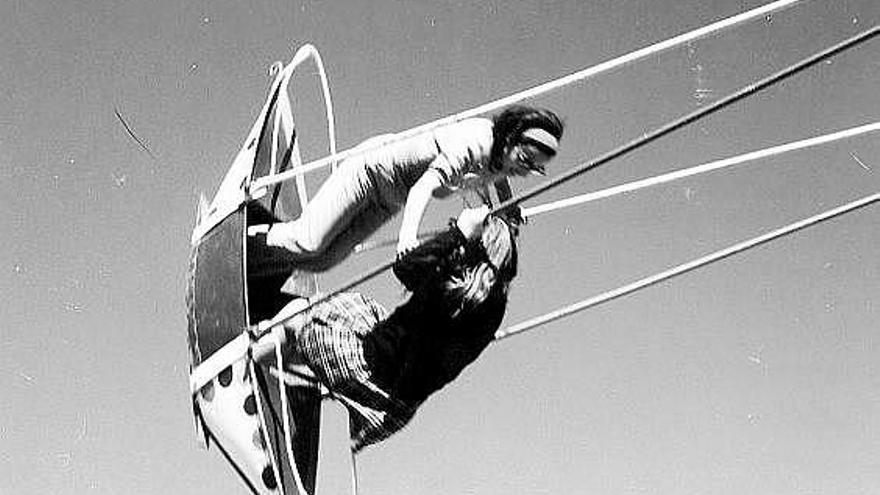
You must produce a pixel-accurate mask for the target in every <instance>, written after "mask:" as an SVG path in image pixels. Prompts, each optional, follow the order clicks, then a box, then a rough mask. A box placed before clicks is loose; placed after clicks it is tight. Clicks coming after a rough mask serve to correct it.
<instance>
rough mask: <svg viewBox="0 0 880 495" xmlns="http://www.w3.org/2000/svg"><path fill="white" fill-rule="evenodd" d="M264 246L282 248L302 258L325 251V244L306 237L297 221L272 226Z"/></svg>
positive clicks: (322, 241)
mask: <svg viewBox="0 0 880 495" xmlns="http://www.w3.org/2000/svg"><path fill="white" fill-rule="evenodd" d="M266 244H268V245H270V246H278V247H283V248H285V249H287V250H288V251H290V252H292V253H294V254H296V255H297V256H301V257H304V258H312V257H316V256H319V255H321V254H323V252H324V251H325V250H326V249H327V242H324V240H323V239H318V238H315V237H313V236H309V235H307V232H306V231H305V230H304V229H303V228H302V226H301V225H300V222H299V221H293V222H285V223H279V224H275V225H273V226H272V228H270V229H269V232H267V233H266Z"/></svg>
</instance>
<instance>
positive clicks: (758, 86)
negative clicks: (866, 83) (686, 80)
mask: <svg viewBox="0 0 880 495" xmlns="http://www.w3.org/2000/svg"><path fill="white" fill-rule="evenodd" d="M877 34H880V26H874V27H873V28H871V29H868V30H866V31H863V32H861V33H859V34H857V35H855V36H853V37H851V38H848V39H846V40H844V41H841V42H840V43H838V44H836V45H834V46H832V47H830V48H827V49H825V50H822V51H821V52H819V53H816V54H814V55H812V56H810V57H808V58H806V59H804V60H801V61H800V62H797V63H795V64H793V65H790V66H788V67H786V68H785V69H783V70H781V71H779V72H776V73H775V74H772V75H770V76H768V77H766V78H764V79H761V80H760V81H758V82H756V83H753V84H750V85H748V86H746V87H744V88H742V89H740V90H739V91H736V92H735V93H733V94H731V95H728V96H726V97H724V98H722V99H720V100H718V101H716V102H714V103H713V104H711V105H708V106H706V107H703V108H701V109H699V110H696V111H694V112H691V113H689V114H686V115H684V116H683V117H680V118H678V119H676V120H674V121H672V122H670V123H668V124H666V125H663V126H661V127H660V128H658V129H655V130H654V131H651V132H647V133H645V134H643V135H642V136H641V137H639V138H637V139H634V140H632V141H630V142H629V143H626V144H624V145H623V146H620V147H618V148H616V149H614V150H611V151H610V152H608V153H606V154H604V155H602V156H600V157H599V158H597V159H595V160H593V161H590V162H586V163H584V164H582V165H580V166H578V167H576V168H575V169H573V170H570V171H569V172H566V173H564V174H562V175H560V176H558V177H555V178H552V179H550V180H548V181H546V182H545V183H544V184H541V185H538V186H536V187H534V188H532V189H530V190H528V191H526V192H525V193H521V194H518V195H516V196H514V197H512V198H510V199H508V200H507V201H504V202H502V203H501V204H500V205H498V206H496V207H495V208H493V209H492V210H491V211H490V212H489V214H490V215H495V214H498V213H499V212H501V211H503V210H505V209H507V208H510V207H512V206H516V205H518V204H519V203H522V202H523V201H526V200H528V199H531V198H533V197H535V196H537V195H539V194H542V193H544V192H546V191H548V190H550V189H552V188H554V187H556V186H559V185H561V184H563V183H565V182H568V181H570V180H571V179H574V178H575V177H578V176H580V175H582V174H584V173H586V172H588V171H590V170H592V169H594V168H596V167H599V166H601V165H604V164H605V163H608V162H610V161H611V160H613V159H615V158H619V157H621V156H623V155H625V154H627V153H629V152H630V151H633V150H635V149H637V148H640V147H642V146H645V145H646V144H649V143H651V142H653V141H656V140H657V139H659V138H661V137H663V136H665V135H667V134H670V133H671V132H673V131H675V130H678V129H680V128H682V127H684V126H686V125H688V124H691V123H693V122H695V121H697V120H699V119H701V118H703V117H706V116H707V115H709V114H712V113H714V112H717V111H718V110H721V109H722V108H725V107H727V106H729V105H731V104H733V103H735V102H737V101H739V100H741V99H744V98H746V97H747V96H750V95H752V94H755V93H757V92H758V91H760V90H762V89H765V88H767V87H768V86H770V85H772V84H774V83H776V82H779V81H781V80H783V79H785V78H787V77H791V76H792V75H794V74H796V73H798V72H800V71H802V70H804V69H806V68H807V67H810V66H812V65H815V64H817V63H819V62H821V61H823V60H825V59H827V58H829V57H831V56H833V55H835V54H837V53H840V52H842V51H844V50H846V49H848V48H851V47H853V46H855V45H857V44H859V43H862V42H864V41H867V40H868V39H870V38H872V37H874V36H876V35H877ZM393 265H394V261H393V260H392V261H388V262H385V263H383V264H381V265H379V266H377V267H375V268H373V269H372V270H370V271H368V272H366V273H364V274H363V275H361V276H359V277H357V278H356V279H354V280H352V281H350V282H349V283H347V284H345V285H343V286H342V287H340V288H338V289H336V290H334V291H332V292H329V293H327V294H325V295H323V296H321V297H318V298H317V299H315V300H314V301H313V302H311V304H310V305H309V307H312V306H314V305H316V304H319V303H322V302H324V301H326V300H328V299H330V298H332V297H333V296H336V295H338V294H340V293H342V292H345V291H347V290H350V289H352V288H354V287H356V286H358V285H360V284H362V283H364V282H366V281H368V280H370V279H372V278H375V277H376V276H378V275H380V274H381V273H383V272H385V271H386V270H388V269H390V268H391V267H392V266H393ZM303 311H304V310H303ZM297 314H298V313H297ZM291 317H292V316H287V317H284V318H276V319H273V320H272V321H271V322H269V325H270V326H271V325H278V324H281V323H283V322H284V321H286V320H287V319H289V318H291ZM264 333H265V332H260V331H259V329H255V335H256V337H260V336H262V335H263V334H264Z"/></svg>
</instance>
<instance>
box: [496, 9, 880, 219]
mask: <svg viewBox="0 0 880 495" xmlns="http://www.w3.org/2000/svg"><path fill="white" fill-rule="evenodd" d="M877 34H880V26H874V27H873V28H871V29H868V30H866V31H862V32H861V33H859V34H857V35H855V36H853V37H851V38H848V39H846V40H844V41H841V42H840V43H838V44H836V45H834V46H832V47H830V48H826V49H825V50H822V51H821V52H819V53H816V54H814V55H812V56H810V57H808V58H806V59H804V60H801V61H800V62H798V63H795V64H793V65H790V66H788V67H786V68H785V69H782V70H780V71H779V72H776V73H775V74H771V75H770V76H768V77H766V78H764V79H761V80H760V81H758V82H756V83H753V84H750V85H748V86H746V87H744V88H742V89H740V90H739V91H736V92H735V93H733V94H730V95H728V96H726V97H724V98H722V99H720V100H717V101H715V102H714V103H712V104H711V105H708V106H706V107H703V108H701V109H698V110H695V111H693V112H691V113H689V114H687V115H684V116H683V117H680V118H678V119H676V120H674V121H672V122H670V123H668V124H666V125H664V126H661V127H660V128H658V129H655V130H654V131H651V132H647V133H645V134H643V135H642V136H641V137H639V138H637V139H633V140H632V141H630V142H629V143H627V144H625V145H623V146H621V147H619V148H617V149H615V150H612V151H610V152H608V153H606V154H604V155H602V156H600V157H599V158H597V159H595V160H593V161H591V162H587V163H584V164H582V165H580V166H578V167H576V168H575V169H573V170H570V171H568V172H566V173H564V174H562V175H559V176H557V177H554V178H552V179H550V180H548V181H546V182H545V183H543V184H540V185H538V186H536V187H534V188H532V189H531V190H529V191H527V192H525V193H523V194H519V195H517V196H514V197H512V198H510V199H508V200H507V201H505V202H503V203H501V204H500V205H498V206H496V207H495V208H494V209H493V210H492V212H491V213H492V214H496V213H498V212H500V211H502V210H505V209H507V208H509V207H511V206H515V205H518V204H520V203H522V202H523V201H526V200H528V199H531V198H533V197H535V196H537V195H539V194H541V193H543V192H545V191H547V190H549V189H552V188H554V187H556V186H559V185H561V184H563V183H565V182H568V181H570V180H571V179H574V178H575V177H578V176H580V175H582V174H584V173H585V172H587V171H590V170H593V169H594V168H597V167H599V166H601V165H604V164H605V163H607V162H610V161H611V160H613V159H615V158H619V157H621V156H623V155H625V154H626V153H629V152H630V151H633V150H635V149H636V148H640V147H642V146H644V145H646V144H648V143H651V142H653V141H656V140H657V139H659V138H661V137H663V136H665V135H667V134H669V133H671V132H672V131H675V130H677V129H680V128H682V127H684V126H686V125H688V124H690V123H693V122H694V121H696V120H698V119H701V118H703V117H705V116H707V115H709V114H711V113H714V112H717V111H718V110H721V109H722V108H724V107H727V106H729V105H731V104H733V103H735V102H737V101H739V100H741V99H743V98H745V97H747V96H750V95H753V94H755V93H757V92H758V91H761V90H763V89H765V88H767V87H768V86H770V85H772V84H774V83H776V82H779V81H781V80H783V79H785V78H788V77H790V76H792V75H794V74H796V73H798V72H800V71H802V70H804V69H806V68H808V67H810V66H812V65H815V64H817V63H819V62H821V61H823V60H825V59H826V58H830V57H831V56H833V55H836V54H837V53H839V52H842V51H844V50H846V49H847V48H851V47H853V46H855V45H857V44H859V43H862V42H864V41H867V40H868V39H870V38H872V37H874V36H876V35H877Z"/></svg>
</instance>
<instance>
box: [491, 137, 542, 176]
mask: <svg viewBox="0 0 880 495" xmlns="http://www.w3.org/2000/svg"><path fill="white" fill-rule="evenodd" d="M551 158H552V156H550V155H549V154H547V153H546V152H544V151H543V150H542V149H541V148H540V147H538V146H537V145H535V144H531V143H515V144H512V145H508V146H506V147H505V148H504V155H503V156H502V157H501V171H502V172H503V173H504V174H505V175H510V176H516V177H522V176H525V175H529V174H537V175H544V167H545V166H546V165H547V162H549V161H550V159H551Z"/></svg>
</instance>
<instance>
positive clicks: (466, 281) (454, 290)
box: [445, 216, 518, 313]
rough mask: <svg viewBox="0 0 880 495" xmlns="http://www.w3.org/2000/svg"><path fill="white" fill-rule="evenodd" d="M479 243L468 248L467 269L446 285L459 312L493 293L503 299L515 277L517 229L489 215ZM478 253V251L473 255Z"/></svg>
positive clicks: (465, 266)
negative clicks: (498, 291) (515, 236)
mask: <svg viewBox="0 0 880 495" xmlns="http://www.w3.org/2000/svg"><path fill="white" fill-rule="evenodd" d="M486 222H487V223H486V226H485V227H484V228H483V233H482V235H481V236H480V240H479V242H478V243H473V244H472V245H469V246H468V247H467V249H468V250H469V251H471V253H468V255H466V256H465V259H466V261H465V263H464V266H462V267H461V268H462V269H461V272H460V273H457V274H456V275H455V276H453V277H452V278H451V279H450V280H449V281H447V283H446V287H445V292H446V295H447V297H448V299H449V301H450V302H451V303H452V305H453V306H454V307H457V310H456V313H458V312H459V311H461V310H463V309H471V308H474V307H476V306H477V305H479V304H482V303H483V302H485V301H486V299H488V298H489V296H490V294H491V293H492V292H493V291H496V290H500V291H502V294H503V295H504V296H506V295H507V289H508V286H509V285H510V281H511V280H513V278H514V277H515V276H516V270H517V263H518V259H517V252H516V240H515V239H514V230H513V229H512V228H511V227H510V226H509V225H508V224H507V222H505V221H504V220H502V219H501V218H499V217H496V216H489V217H488V218H487V219H486ZM473 251H477V252H473Z"/></svg>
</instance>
